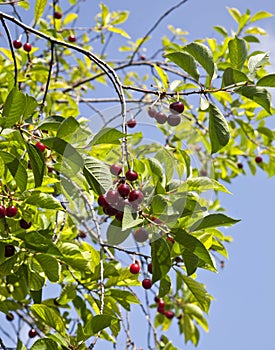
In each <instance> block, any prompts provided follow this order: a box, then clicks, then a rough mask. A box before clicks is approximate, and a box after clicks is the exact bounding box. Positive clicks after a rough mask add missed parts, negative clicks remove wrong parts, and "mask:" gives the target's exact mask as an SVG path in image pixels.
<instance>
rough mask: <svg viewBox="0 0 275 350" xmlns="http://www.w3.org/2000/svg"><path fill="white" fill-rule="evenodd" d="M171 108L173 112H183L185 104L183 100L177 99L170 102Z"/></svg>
mask: <svg viewBox="0 0 275 350" xmlns="http://www.w3.org/2000/svg"><path fill="white" fill-rule="evenodd" d="M169 109H170V112H171V113H175V114H177V113H182V112H183V111H184V104H183V103H182V102H181V101H176V102H173V103H171V104H170V106H169Z"/></svg>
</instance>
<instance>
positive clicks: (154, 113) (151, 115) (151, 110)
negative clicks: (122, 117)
mask: <svg viewBox="0 0 275 350" xmlns="http://www.w3.org/2000/svg"><path fill="white" fill-rule="evenodd" d="M148 114H149V117H151V118H155V117H156V115H157V114H158V111H157V110H155V109H154V108H152V107H149V109H148Z"/></svg>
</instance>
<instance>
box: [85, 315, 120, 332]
mask: <svg viewBox="0 0 275 350" xmlns="http://www.w3.org/2000/svg"><path fill="white" fill-rule="evenodd" d="M113 320H115V318H114V317H112V316H110V315H96V316H94V317H93V318H91V319H90V320H89V321H88V322H87V323H86V325H85V327H84V332H85V333H88V334H96V333H98V332H100V331H102V330H103V329H104V328H107V327H109V326H110V325H111V323H112V321H113Z"/></svg>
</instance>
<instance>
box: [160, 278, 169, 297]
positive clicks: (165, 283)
mask: <svg viewBox="0 0 275 350" xmlns="http://www.w3.org/2000/svg"><path fill="white" fill-rule="evenodd" d="M170 289H171V280H170V277H169V276H168V275H165V276H163V277H162V278H161V279H160V283H159V292H158V297H159V298H162V297H164V296H165V295H168V293H169V291H170Z"/></svg>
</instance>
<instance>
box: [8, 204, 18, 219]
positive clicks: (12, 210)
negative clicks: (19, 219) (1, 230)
mask: <svg viewBox="0 0 275 350" xmlns="http://www.w3.org/2000/svg"><path fill="white" fill-rule="evenodd" d="M6 211H7V216H8V217H10V218H12V217H14V216H15V215H16V214H17V208H16V206H15V205H10V206H9V207H7V209H6Z"/></svg>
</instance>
